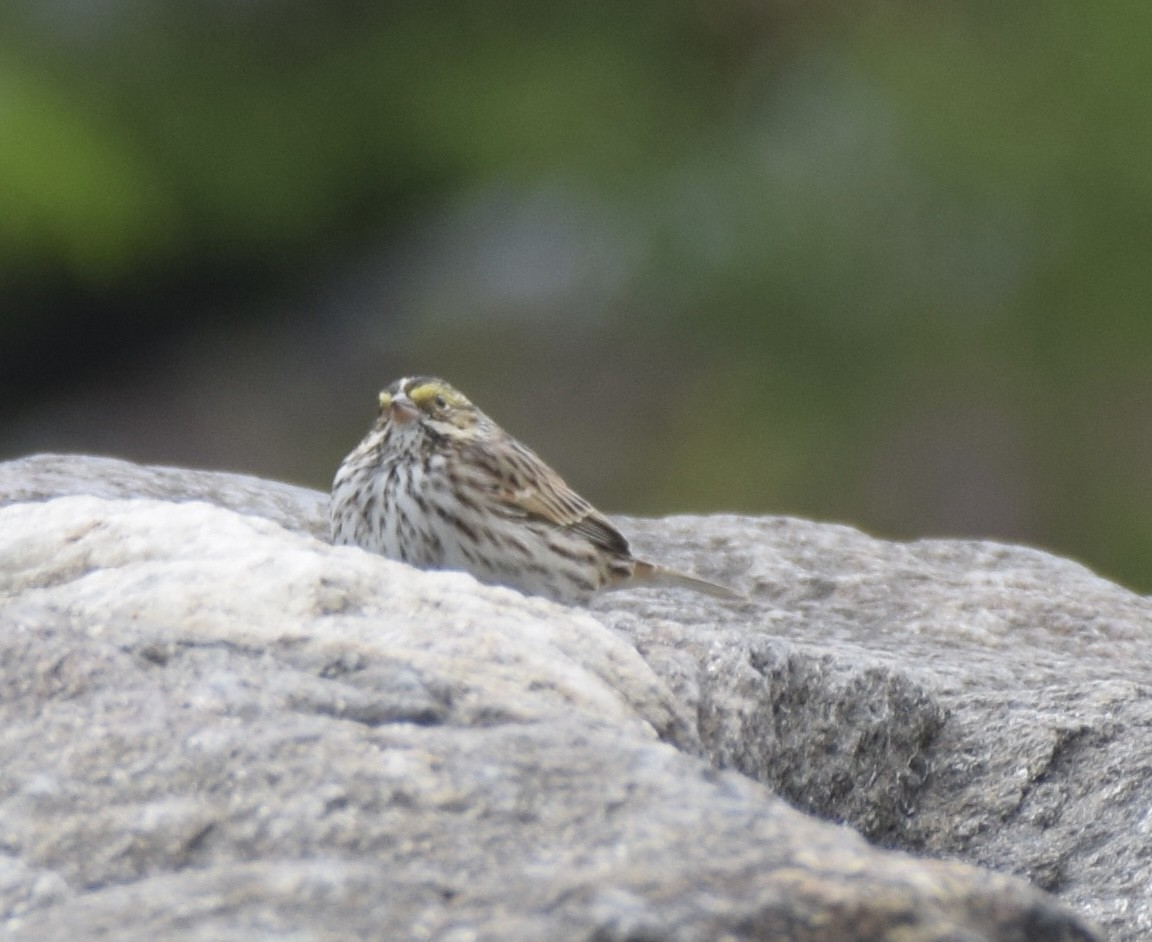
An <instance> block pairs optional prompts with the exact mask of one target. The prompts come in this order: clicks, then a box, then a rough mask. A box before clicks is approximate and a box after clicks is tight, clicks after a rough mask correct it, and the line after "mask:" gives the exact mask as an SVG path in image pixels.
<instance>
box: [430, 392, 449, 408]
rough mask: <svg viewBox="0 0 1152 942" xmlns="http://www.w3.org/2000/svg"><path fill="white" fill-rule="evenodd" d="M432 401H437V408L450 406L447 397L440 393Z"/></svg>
mask: <svg viewBox="0 0 1152 942" xmlns="http://www.w3.org/2000/svg"><path fill="white" fill-rule="evenodd" d="M432 401H433V402H434V403H436V408H437V409H447V408H448V400H447V399H445V398H444V397H443V396H441V395H440V394H439V393H437V395H436V398H435V399H433V400H432Z"/></svg>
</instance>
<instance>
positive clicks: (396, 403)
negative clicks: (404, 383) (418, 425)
mask: <svg viewBox="0 0 1152 942" xmlns="http://www.w3.org/2000/svg"><path fill="white" fill-rule="evenodd" d="M388 408H389V411H390V412H391V413H392V421H393V422H395V423H396V424H397V425H407V424H408V423H409V422H411V421H412V420H413V419H414V418H416V416H418V415H419V414H420V410H419V408H417V406H416V403H414V402H413V401H412V400H411V399H409V398H408V396H407V395H405V394H404V393H398V394H397V395H395V396H393V397H392V402H391V404H390V405H389V407H388Z"/></svg>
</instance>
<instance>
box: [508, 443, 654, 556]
mask: <svg viewBox="0 0 1152 942" xmlns="http://www.w3.org/2000/svg"><path fill="white" fill-rule="evenodd" d="M505 445H506V446H507V448H508V457H507V459H506V463H507V464H508V465H509V469H508V470H509V471H510V472H511V473H510V474H509V475H508V477H507V484H506V487H505V489H504V490H503V492H502V494H501V496H502V497H503V499H504V500H506V501H508V502H509V503H511V504H513V505H515V506H516V507H519V508H521V509H522V510H523V511H524V512H525V513H526V514H528V515H529V516H532V517H538V518H540V519H541V520H546V521H548V522H549V523H553V524H555V525H556V526H559V527H564V528H566V529H569V530H572V531H573V532H575V533H579V534H580V535H581V536H584V537H587V538H588V539H589V540H591V541H592V543H593V544H595V545H596V546H599V547H601V548H602V549H606V550H608V552H610V553H615V554H617V555H620V556H631V555H632V552H631V550H630V549H629V547H628V541H627V540H626V539H625V538H624V535H623V534H622V533H621V532H620V531H619V530H617V529H616V527H614V526H613V525H612V523H611V522H610V521H609V520H608V518H607V517H605V516H604V515H603V514H602V513H600V511H598V510H597V509H596V508H595V507H593V506H592V505H591V504H590V503H588V501H586V500H585V499H584V498H583V497H581V496H580V495H579V494H577V493H576V492H575V491H574V490H572V488H570V487H569V486H568V485H567V484H566V483H565V481H564V479H563V478H562V477H560V475H558V474H557V473H556V472H555V471H553V470H552V469H551V468H550V467H548V465H546V464H545V463H544V462H543V461H542V460H541V459H540V458H539V457H538V456H537V454H536V453H535V452H534V451H532V450H531V449H529V448H527V447H526V446H524V445H522V444H520V442H518V441H516V440H515V439H514V438H512V437H511V436H509V437H508V438H507V439H506V440H505Z"/></svg>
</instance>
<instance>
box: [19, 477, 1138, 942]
mask: <svg viewBox="0 0 1152 942" xmlns="http://www.w3.org/2000/svg"><path fill="white" fill-rule="evenodd" d="M323 503H324V498H323V496H322V495H319V494H316V493H314V492H311V491H306V490H302V489H298V488H291V487H288V486H286V485H280V484H274V483H271V482H263V481H256V480H253V479H250V478H243V477H238V476H235V475H224V474H214V473H210V472H190V471H180V470H175V469H157V468H142V467H137V466H134V465H129V464H126V463H123V462H116V461H111V460H108V459H94V458H82V457H71V458H68V457H50V456H42V457H39V458H35V459H25V460H23V461H18V462H11V463H9V464H6V465H0V851H2V853H0V914H2V916H0V918H3V919H4V923H3V925H4V932H5V934H4V938H11V939H14V940H40V939H59V938H94V937H99V938H107V939H117V940H137V939H139V940H144V939H149V940H151V939H157V938H164V939H176V940H193V939H196V940H199V939H231V938H237V939H239V938H244V939H251V938H288V937H290V938H293V939H299V940H321V939H346V938H380V939H402V938H433V939H444V940H465V939H493V940H495V939H513V940H517V939H524V940H530V939H531V940H536V939H570V938H571V939H595V940H634V942H639V940H655V939H684V940H694V939H701V940H703V939H715V938H730V939H774V940H776V939H797V940H799V939H806V940H825V939H827V940H834V939H836V940H839V939H845V940H853V939H859V940H864V939H870V940H871V939H891V940H896V939H899V940H901V942H912V940H929V939H932V940H945V939H947V940H955V942H960V940H965V942H969V940H970V942H975V940H979V939H989V940H991V939H1005V940H1008V939H1011V940H1026V939H1027V940H1032V939H1035V940H1041V939H1090V938H1096V937H1097V936H1096V935H1095V934H1094V931H1093V930H1092V929H1090V928H1089V923H1088V921H1087V920H1083V921H1082V917H1083V916H1087V917H1088V919H1090V920H1095V921H1096V922H1097V923H1099V924H1100V925H1102V926H1103V927H1104V928H1105V929H1106V930H1107V931H1108V932H1109V935H1110V937H1111V938H1114V939H1119V940H1126V939H1132V940H1135V939H1138V938H1143V937H1145V936H1146V934H1147V932H1148V931H1149V929H1150V928H1152V902H1150V901H1149V898H1148V896H1149V894H1148V889H1147V888H1148V887H1149V886H1152V859H1150V857H1149V855H1148V854H1147V850H1146V848H1147V846H1148V832H1149V831H1152V811H1150V808H1152V736H1150V735H1149V730H1148V726H1149V724H1150V722H1152V704H1150V698H1149V689H1150V686H1149V684H1148V679H1149V675H1150V674H1152V668H1149V666H1148V660H1149V659H1148V656H1147V651H1148V650H1149V643H1150V641H1152V603H1150V602H1149V601H1148V600H1147V599H1144V598H1140V597H1137V596H1134V595H1132V594H1130V593H1128V592H1125V591H1124V590H1123V589H1121V588H1119V587H1117V586H1114V585H1111V584H1109V583H1107V582H1104V581H1103V580H1100V579H1098V578H1096V577H1094V576H1092V575H1091V574H1090V573H1089V572H1087V571H1086V570H1084V569H1083V568H1081V567H1079V566H1076V565H1074V564H1072V563H1069V562H1066V561H1063V560H1059V559H1056V558H1054V557H1051V556H1048V555H1046V554H1043V553H1039V552H1036V551H1033V550H1027V549H1022V548H1015V547H1004V546H996V545H992V544H980V543H960V542H924V543H917V544H893V543H884V542H881V541H877V540H873V539H870V538H868V537H866V536H864V535H862V534H860V533H858V532H856V531H854V530H850V529H848V528H845V527H836V526H828V525H821V524H814V523H806V522H803V521H796V520H786V519H775V518H768V519H748V518H738V517H728V518H723V517H720V518H709V519H704V520H700V519H691V520H690V519H684V518H681V519H672V520H664V521H640V520H625V521H622V525H623V526H624V527H625V528H626V529H627V530H628V532H629V533H630V535H632V536H633V537H634V540H635V543H636V545H637V548H638V549H639V550H641V551H643V552H644V553H645V554H646V555H648V556H649V557H651V558H657V559H660V560H661V561H664V562H667V563H669V564H672V565H677V566H681V567H686V568H693V569H695V570H696V571H698V572H700V573H701V574H702V575H705V576H708V577H710V578H715V579H718V580H719V581H726V582H728V583H729V584H732V585H734V586H736V587H738V588H740V589H741V590H742V591H745V592H747V593H748V594H749V596H750V597H751V600H750V601H749V602H748V603H747V604H744V605H735V606H733V605H721V604H717V603H716V602H715V601H714V600H711V599H707V598H703V597H699V598H698V597H696V596H692V595H690V594H685V593H677V592H671V591H646V592H633V593H623V592H621V593H617V594H614V595H609V596H606V597H604V598H603V599H601V600H599V601H598V602H597V603H596V604H595V606H594V607H593V608H592V609H591V610H590V611H586V612H581V611H574V610H571V609H565V608H562V607H559V606H555V605H552V604H550V603H547V602H544V601H540V600H528V599H525V598H523V597H522V596H519V595H517V594H516V593H514V592H511V591H509V590H502V589H493V588H488V587H483V586H480V585H478V584H477V583H475V582H474V581H473V580H471V579H470V578H468V577H467V576H463V575H458V574H450V573H416V572H414V571H412V570H409V569H407V568H406V567H402V566H399V565H397V564H394V563H390V562H388V561H386V560H383V559H379V558H377V557H373V556H370V555H368V554H365V553H362V552H360V551H358V550H354V549H339V548H334V547H331V546H328V545H326V544H324V543H322V542H320V541H318V540H316V539H315V538H314V537H315V535H317V534H321V535H322V534H323V532H324V529H325V524H324V512H323ZM292 531H295V532H292ZM637 652H639V653H637ZM773 792H775V793H776V795H780V796H783V797H784V798H786V799H787V801H788V802H790V803H791V804H793V805H795V806H798V807H800V808H802V809H804V810H806V811H808V812H811V813H812V814H813V815H816V816H819V817H822V818H827V819H832V820H834V821H842V822H845V823H847V824H848V825H851V827H852V828H855V829H857V830H859V831H862V832H863V833H864V834H865V835H866V836H867V837H868V838H870V839H871V840H872V841H873V842H875V843H878V844H881V845H885V846H887V847H890V848H900V849H903V850H911V851H915V852H917V853H921V854H926V855H928V856H929V857H931V858H951V860H939V859H916V858H913V857H909V856H906V855H904V854H903V853H897V852H893V851H890V850H882V849H877V848H876V847H873V846H869V845H868V844H866V843H865V842H864V841H863V840H862V839H861V838H860V837H858V836H857V835H856V834H855V833H853V831H852V830H850V829H849V828H847V827H842V826H837V825H834V824H829V823H825V822H821V821H818V820H816V819H815V818H813V817H809V816H807V815H804V814H801V813H799V812H797V811H796V810H793V808H791V807H789V805H788V804H786V803H785V801H783V800H781V799H780V798H778V797H776V795H774V794H773ZM961 860H962V861H967V862H968V863H976V864H982V865H985V866H988V867H991V868H993V869H995V870H998V871H1001V872H1002V873H1001V874H998V873H992V872H989V871H986V870H979V869H976V868H973V867H971V866H969V865H968V864H966V863H962V862H958V861H961ZM1008 873H1012V874H1018V875H1020V876H1023V877H1025V878H1028V879H1030V880H1031V881H1033V882H1034V883H1037V884H1039V885H1040V886H1041V887H1043V888H1045V889H1048V890H1050V891H1052V892H1053V893H1055V894H1057V896H1059V897H1061V898H1062V899H1063V901H1064V902H1063V903H1061V902H1058V901H1057V900H1056V899H1055V898H1053V897H1052V896H1048V895H1046V894H1044V893H1042V892H1039V891H1037V890H1035V889H1033V888H1032V887H1030V886H1029V885H1027V884H1026V883H1025V882H1024V881H1023V880H1020V879H1016V878H1014V877H1012V876H1006V875H1002V874H1008ZM1066 904H1068V905H1066ZM1077 911H1078V912H1079V913H1080V914H1081V915H1080V916H1077V915H1076V912H1077Z"/></svg>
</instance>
